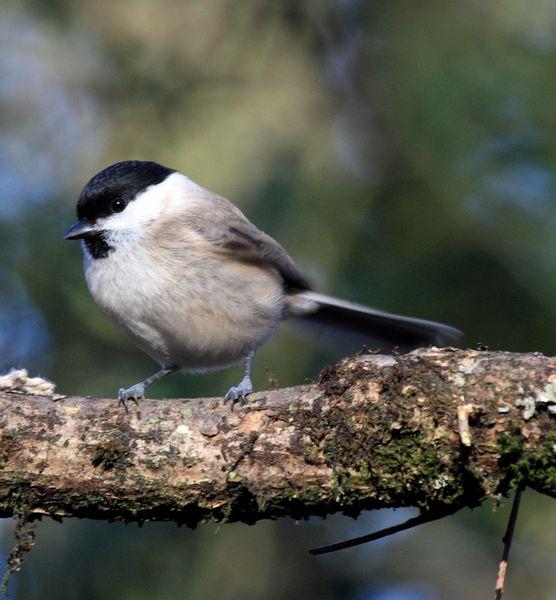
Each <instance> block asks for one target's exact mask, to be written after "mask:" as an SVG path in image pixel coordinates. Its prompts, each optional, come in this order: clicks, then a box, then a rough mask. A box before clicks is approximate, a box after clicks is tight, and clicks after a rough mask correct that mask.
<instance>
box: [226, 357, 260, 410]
mask: <svg viewBox="0 0 556 600" xmlns="http://www.w3.org/2000/svg"><path fill="white" fill-rule="evenodd" d="M254 356H255V351H254V350H251V352H249V354H248V355H247V356H246V358H245V371H244V373H243V379H242V380H241V381H240V382H239V383H238V384H237V385H234V386H232V387H231V388H230V389H229V390H228V393H227V394H226V397H225V400H229V401H230V402H231V403H232V407H233V405H234V404H235V403H236V402H237V401H238V400H243V399H244V398H247V396H249V394H250V393H251V392H252V391H253V383H252V382H251V366H252V364H253V357H254Z"/></svg>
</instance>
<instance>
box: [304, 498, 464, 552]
mask: <svg viewBox="0 0 556 600" xmlns="http://www.w3.org/2000/svg"><path fill="white" fill-rule="evenodd" d="M459 509H460V507H458V508H450V509H449V510H444V511H439V512H429V513H422V514H420V515H417V516H416V517H411V519H408V520H407V521H404V522H403V523H399V524H398V525H392V527H386V528H384V529H381V530H379V531H375V532H373V533H369V534H367V535H363V536H361V537H356V538H351V539H349V540H345V541H343V542H337V543H336V544H330V545H329V546H320V547H318V548H311V549H310V550H309V552H310V553H311V554H326V553H328V552H336V551H337V550H345V549H346V548H353V546H359V545H361V544H366V543H367V542H374V541H375V540H380V539H382V538H385V537H388V536H390V535H394V534H395V533H399V532H400V531H406V530H407V529H412V528H413V527H417V526H418V525H424V524H425V523H431V522H432V521H438V519H442V518H444V517H447V516H448V515H453V514H454V513H455V512H457V511H458V510H459Z"/></svg>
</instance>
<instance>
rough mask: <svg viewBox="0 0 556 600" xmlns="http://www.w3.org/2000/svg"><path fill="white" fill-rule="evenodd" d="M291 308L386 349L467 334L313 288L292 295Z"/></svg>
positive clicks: (440, 342) (297, 315) (326, 328)
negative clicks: (346, 299)
mask: <svg viewBox="0 0 556 600" xmlns="http://www.w3.org/2000/svg"><path fill="white" fill-rule="evenodd" d="M288 309H289V316H291V317H292V318H293V319H294V320H295V321H298V322H300V324H302V325H309V326H310V327H311V328H312V329H315V328H316V329H317V330H318V331H319V332H330V331H332V332H333V333H334V334H336V333H340V334H343V335H344V336H347V337H348V338H349V339H350V340H351V341H352V342H357V343H358V344H360V345H362V344H365V345H367V346H369V347H370V348H373V349H380V350H382V351H384V352H386V351H390V350H392V349H394V348H398V349H399V350H400V351H401V352H407V351H409V350H411V349H413V348H418V347H421V346H428V345H431V344H432V345H435V346H446V345H449V344H450V343H453V344H457V343H458V341H459V340H460V339H461V337H462V335H463V334H462V332H461V331H459V330H458V329H455V328H454V327H450V326H449V325H444V324H442V323H435V322H434V321H426V320H424V319H413V318H411V317H402V316H399V315H393V314H389V313H386V312H382V311H379V310H375V309H374V308H368V307H367V306H362V305H360V304H354V303H352V302H346V301H345V300H340V299H338V298H332V297H331V296H326V295H324V294H317V293H315V292H310V291H304V292H299V293H297V294H294V295H292V296H290V297H289V304H288Z"/></svg>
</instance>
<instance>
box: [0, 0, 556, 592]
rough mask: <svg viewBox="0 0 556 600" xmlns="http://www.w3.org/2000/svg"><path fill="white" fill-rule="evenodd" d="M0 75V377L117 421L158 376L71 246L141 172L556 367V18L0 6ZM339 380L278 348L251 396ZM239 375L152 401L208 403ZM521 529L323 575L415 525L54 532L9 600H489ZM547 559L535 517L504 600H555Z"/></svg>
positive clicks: (480, 519)
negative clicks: (109, 176) (17, 371)
mask: <svg viewBox="0 0 556 600" xmlns="http://www.w3.org/2000/svg"><path fill="white" fill-rule="evenodd" d="M0 48H1V53H0V252H1V256H2V262H1V263H0V281H1V284H0V368H1V370H2V371H4V370H7V369H9V368H10V367H27V368H28V369H29V370H30V371H31V372H32V373H33V375H38V374H41V375H43V376H46V377H49V378H51V379H53V380H54V381H55V382H56V383H57V384H58V389H59V391H60V392H62V393H67V394H90V395H94V396H107V397H114V396H115V393H116V390H117V389H118V388H119V387H120V386H128V385H131V384H133V383H135V382H136V381H138V380H140V379H142V378H144V377H145V376H146V375H147V374H150V372H151V371H152V370H153V363H152V362H151V361H150V359H149V358H147V357H146V356H145V355H143V354H141V353H140V352H139V351H138V350H136V349H135V348H134V347H133V346H132V344H131V343H130V342H128V341H127V339H125V338H124V337H123V335H121V334H120V333H119V332H118V331H117V330H116V329H115V328H114V327H113V326H112V325H111V324H110V323H109V322H108V321H107V320H106V319H105V318H104V317H103V315H102V314H101V313H100V311H99V309H97V307H96V306H95V305H94V303H93V301H92V300H91V298H90V297H89V294H88V292H87V289H86V286H85V282H84V279H83V275H82V269H81V253H80V250H79V247H78V245H77V244H75V243H72V244H70V243H67V242H65V241H64V240H63V237H62V236H63V233H64V231H65V229H66V228H67V227H68V226H69V225H70V224H71V223H72V222H73V220H74V205H75V201H76V198H77V196H78V194H79V191H80V190H81V188H82V186H83V185H84V184H85V182H86V181H87V180H88V179H89V178H90V177H91V176H92V175H93V174H94V173H96V172H97V171H98V170H100V169H102V168H104V167H105V166H107V165H109V164H111V163H113V162H116V161H119V160H125V159H149V160H156V161H158V162H161V163H163V164H165V165H167V166H170V167H173V168H176V169H179V170H182V171H184V172H185V173H186V174H188V175H189V176H190V177H191V178H192V179H194V180H196V181H197V182H199V183H201V184H202V185H204V186H205V187H208V188H209V189H212V190H214V191H217V192H219V193H220V194H222V195H224V196H228V197H229V198H231V199H232V200H234V201H235V202H236V203H237V204H238V205H239V206H240V207H241V208H242V209H243V210H244V212H246V214H247V215H248V216H249V217H250V218H251V219H252V220H253V221H254V222H255V223H256V224H258V225H259V226H260V227H261V228H262V229H264V230H266V231H267V232H268V233H270V234H271V235H273V236H274V237H276V238H277V239H278V240H280V241H281V242H282V243H283V244H284V245H285V246H286V248H287V249H288V250H289V251H290V253H291V254H292V255H293V256H294V257H295V258H296V259H297V260H298V262H299V264H300V265H301V266H302V268H303V269H304V270H305V271H306V273H307V274H308V275H309V276H310V278H311V279H312V280H313V281H314V282H315V283H316V285H317V287H318V288H319V289H322V290H324V291H326V292H329V293H332V294H336V295H339V296H342V297H346V298H349V299H351V300H354V301H357V302H361V303H366V304H370V305H373V306H376V307H379V308H381V309H384V310H389V311H397V312H401V313H404V314H409V315H413V316H419V317H424V318H430V319H435V320H443V321H446V322H448V323H450V324H452V325H455V326H457V327H459V328H461V329H463V330H464V331H465V332H466V334H467V337H466V343H467V344H468V345H469V346H474V345H475V344H476V343H478V342H481V343H483V344H486V345H488V346H489V347H490V348H491V349H500V350H511V351H518V352H525V351H534V350H535V351H540V352H543V353H545V354H555V353H556V336H555V335H554V331H555V330H556V235H555V234H554V232H555V231H556V229H555V227H556V142H555V140H556V110H555V106H556V104H555V98H556V3H554V2H547V1H546V0H529V2H522V1H519V0H492V1H486V2H484V1H483V2H479V1H477V0H460V1H459V2H457V3H456V2H445V1H440V0H439V1H434V0H430V1H427V2H415V1H414V0H396V1H394V2H393V1H391V0H390V1H385V0H370V1H368V2H362V1H357V0H303V1H300V0H297V1H295V0H290V1H281V2H280V1H279V2H271V1H270V0H261V1H258V2H239V1H238V0H203V1H202V2H201V0H191V1H189V2H178V1H175V0H174V1H171V0H122V1H120V2H113V3H108V2H102V1H100V0H71V1H70V0H48V1H47V0H17V1H11V0H4V1H3V2H2V4H1V6H0ZM336 358H338V356H337V355H334V354H333V353H331V352H330V351H328V350H327V349H325V348H321V347H320V345H319V344H318V343H316V344H315V343H314V341H311V340H310V339H308V338H306V337H304V336H301V337H299V335H298V334H297V335H296V333H295V332H291V331H288V330H287V329H284V330H283V331H281V332H280V333H279V335H278V336H277V337H276V338H275V339H274V340H273V341H272V342H271V343H269V344H268V345H267V346H266V347H265V349H264V350H263V351H262V352H260V353H259V355H258V358H257V361H256V368H255V383H256V386H257V387H258V388H259V389H264V388H265V387H266V386H268V384H269V381H273V380H276V381H277V382H278V384H279V385H280V386H285V385H292V384H297V383H302V382H304V381H306V380H308V379H311V378H313V377H315V376H316V375H317V374H318V372H319V370H320V368H322V366H323V365H325V364H327V362H329V361H332V360H335V359H336ZM239 373H240V370H239V369H235V370H234V369H232V370H231V371H230V372H222V373H216V374H214V373H213V374H209V375H203V376H182V375H178V376H174V377H171V378H168V379H166V380H164V381H163V382H162V383H160V384H159V385H157V386H155V388H153V390H152V396H154V397H164V396H182V397H184V396H185V397H187V396H197V395H219V394H222V393H223V392H224V391H225V390H227V388H228V387H229V385H232V384H233V383H235V382H236V379H237V378H238V375H239ZM149 393H150V394H151V392H149ZM114 408H115V409H116V404H114ZM508 510H509V503H508V502H507V501H505V502H504V503H503V504H502V506H501V507H500V508H497V509H494V508H493V506H492V505H485V506H483V507H481V508H480V509H478V510H475V511H473V512H471V511H467V512H466V513H462V514H459V515H456V516H455V517H453V518H450V519H446V520H444V521H440V522H438V523H435V524H431V525H427V526H424V527H422V528H420V529H419V530H415V531H413V532H409V533H407V534H405V535H398V536H396V537H394V538H391V539H388V540H385V541H383V542H379V543H375V544H374V545H367V546H363V547H360V548H356V549H352V550H349V551H347V552H343V553H338V554H336V555H330V556H326V557H313V556H310V555H308V554H307V552H306V549H307V548H308V547H310V546H315V545H319V544H324V543H331V542H333V541H337V540H339V539H342V538H344V537H346V536H351V535H361V534H363V533H367V532H368V531H370V530H372V529H375V528H379V527H383V526H385V525H387V524H390V523H393V522H397V521H401V520H403V519H405V518H407V516H408V515H409V514H412V513H411V511H408V510H400V511H395V512H394V511H380V512H374V513H368V514H365V515H363V516H361V517H360V518H359V519H358V520H357V521H354V520H351V519H348V518H346V517H342V516H340V515H337V516H333V517H330V518H328V519H326V520H324V521H323V520H321V519H314V520H309V521H307V522H302V523H294V522H293V521H290V520H287V519H284V520H280V521H277V522H268V521H267V522H261V523H259V524H257V525H255V526H252V527H248V526H245V525H224V526H221V527H217V526H215V525H204V526H200V527H199V528H197V529H196V530H195V531H191V530H187V529H185V528H181V529H178V528H177V527H176V526H175V525H172V524H150V525H145V526H144V527H142V528H139V527H137V526H136V525H127V526H124V525H120V524H106V523H102V522H93V521H77V520H66V521H64V522H63V523H62V524H59V523H54V522H52V521H44V522H42V523H41V524H40V525H39V528H38V536H37V545H36V547H35V549H34V550H33V551H32V552H31V555H30V556H29V557H28V559H27V560H26V562H25V564H24V567H23V570H22V572H21V573H20V574H19V575H16V576H14V578H13V579H12V582H11V584H10V596H11V597H13V598H18V599H19V598H21V599H23V598H48V599H58V598H60V599H66V598H76V599H89V598H91V599H97V598H102V599H112V598H114V599H116V598H117V599H124V600H125V599H134V600H141V599H143V598H145V599H166V598H188V599H189V598H191V599H195V600H196V599H213V598H219V599H220V598H222V599H235V598H242V599H251V598H253V599H258V598H265V599H266V598H268V599H271V600H272V599H287V598H306V599H313V598H314V599H317V598H318V599H323V600H329V599H345V598H346V599H354V600H366V599H378V600H398V599H404V600H405V599H407V600H437V599H445V598H450V599H451V598H455V599H460V598H461V599H464V598H465V599H469V598H479V597H481V598H485V597H489V596H490V595H491V591H492V588H493V585H494V580H495V574H496V568H497V561H498V556H499V553H500V549H501V545H500V538H501V536H502V533H503V529H504V527H505V523H506V519H507V514H508ZM12 529H13V524H12V522H11V521H10V520H5V521H3V522H2V523H1V527H0V532H1V534H0V535H1V548H2V551H3V553H4V557H5V554H6V552H7V551H9V548H10V547H11V544H12ZM555 531H556V505H555V504H554V502H551V501H549V500H548V499H547V498H543V497H540V496H539V495H537V494H534V493H533V492H530V491H528V492H527V493H526V494H525V497H524V501H523V504H522V511H521V514H520V518H519V522H518V527H517V533H516V540H515V543H514V547H513V549H512V556H511V559H510V570H509V576H508V581H507V586H508V591H507V594H506V597H507V598H508V599H518V598H519V599H523V598H535V599H536V600H543V599H549V598H551V599H552V598H554V597H555V594H556V544H555V537H556V536H555Z"/></svg>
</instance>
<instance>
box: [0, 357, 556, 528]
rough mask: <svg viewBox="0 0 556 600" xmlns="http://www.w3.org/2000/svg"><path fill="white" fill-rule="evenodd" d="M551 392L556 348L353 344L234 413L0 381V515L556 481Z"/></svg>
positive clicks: (291, 509)
mask: <svg viewBox="0 0 556 600" xmlns="http://www.w3.org/2000/svg"><path fill="white" fill-rule="evenodd" d="M555 405H556V359H555V358H549V357H545V356H542V355H540V354H510V353H496V352H480V351H469V350H468V351H462V350H454V349H442V350H439V349H436V348H430V349H421V350H418V351H416V352H413V353H411V354H406V355H400V356H382V355H373V354H362V355H359V356H356V357H351V358H348V359H345V360H344V361H342V362H341V363H339V364H338V365H337V366H334V367H327V368H325V369H324V370H323V372H322V374H321V378H320V381H319V382H318V383H315V384H313V385H305V386H299V387H295V388H289V389H281V390H276V391H272V392H264V393H257V394H253V395H252V396H250V398H249V400H248V401H247V402H246V403H245V404H243V405H237V406H236V408H235V410H234V411H233V412H232V411H231V410H230V406H229V405H227V404H224V402H223V401H222V399H214V398H213V399H195V400H178V399H175V400H145V401H143V402H142V403H141V404H140V407H139V409H138V410H137V411H132V412H131V413H130V414H126V413H125V411H123V410H122V409H121V408H119V407H118V404H117V401H116V400H101V399H87V398H72V397H67V398H64V399H61V400H58V401H54V400H53V399H52V398H49V397H44V396H42V397H39V396H31V395H25V394H16V393H6V392H0V414H1V415H2V416H1V417H0V514H2V515H4V516H6V515H11V514H20V513H21V512H23V511H24V512H26V513H33V514H48V515H51V516H54V517H64V516H78V517H93V518H103V519H123V520H137V521H143V520H150V519H153V520H154V519H155V520H174V521H177V522H179V523H187V524H189V525H195V524H196V523H198V522H200V521H207V520H213V521H244V522H247V523H253V522H254V521H256V520H258V519H261V518H268V517H271V518H274V517H279V516H283V515H289V516H291V517H295V518H300V517H305V516H309V515H325V514H327V513H331V512H334V511H343V512H344V513H346V514H351V515H356V514H357V513H358V512H359V511H361V510H362V509H369V508H384V507H401V506H419V507H420V508H421V510H422V511H429V512H430V511H438V512H446V511H448V512H449V511H452V512H453V511H455V510H457V508H459V507H462V506H476V505H478V504H479V503H481V502H482V501H483V500H484V499H485V498H486V497H489V496H490V497H498V496H499V495H506V494H507V493H508V492H509V491H510V489H512V488H514V487H516V486H517V485H520V484H527V485H530V486H532V487H534V488H535V489H537V490H538V491H540V492H543V493H546V494H549V495H554V493H555V489H556V464H555V456H556V455H555V452H554V444H555V442H556V437H555V433H554V423H555V416H554V407H555ZM462 407H464V408H462Z"/></svg>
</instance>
